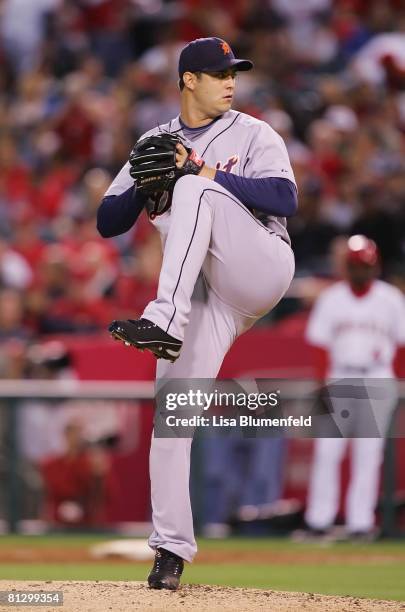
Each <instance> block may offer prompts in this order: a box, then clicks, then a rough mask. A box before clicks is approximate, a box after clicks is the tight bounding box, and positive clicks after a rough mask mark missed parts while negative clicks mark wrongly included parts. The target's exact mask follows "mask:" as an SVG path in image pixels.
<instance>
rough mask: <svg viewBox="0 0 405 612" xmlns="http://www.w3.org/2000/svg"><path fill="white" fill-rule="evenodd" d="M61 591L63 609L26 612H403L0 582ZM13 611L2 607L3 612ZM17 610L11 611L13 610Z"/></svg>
mask: <svg viewBox="0 0 405 612" xmlns="http://www.w3.org/2000/svg"><path fill="white" fill-rule="evenodd" d="M12 589H15V590H31V591H41V590H42V591H62V592H63V597H64V604H63V607H51V606H41V607H38V606H35V607H26V606H23V607H22V608H20V607H19V608H17V609H20V610H24V611H28V610H29V611H30V612H39V611H40V610H43V611H47V612H48V611H49V612H51V611H52V612H55V611H56V610H61V612H109V611H110V610H112V611H113V612H116V611H119V612H134V611H138V610H139V611H142V612H168V611H170V612H223V611H224V610H225V611H227V610H228V611H232V612H247V611H248V612H258V611H260V612H263V610H269V611H277V612H299V611H300V610H305V611H306V612H325V611H326V610H327V611H328V612H352V611H356V612H369V611H370V612H385V611H387V612H388V611H390V612H394V611H396V612H404V610H405V604H404V603H400V602H395V601H377V600H369V599H359V598H357V597H330V596H326V595H316V594H313V593H286V592H280V591H262V590H259V589H240V588H231V587H217V586H207V585H203V584H199V585H187V584H185V585H183V586H182V587H181V588H180V589H179V590H178V591H176V592H174V593H172V592H170V591H154V590H151V589H149V588H148V587H147V585H146V583H144V582H101V581H100V582H59V581H47V582H34V581H16V582H9V581H5V580H1V581H0V590H1V591H7V590H12ZM12 609H13V608H11V607H9V606H7V607H4V606H3V607H1V606H0V611H1V612H10V610H12ZM14 609H15V608H14Z"/></svg>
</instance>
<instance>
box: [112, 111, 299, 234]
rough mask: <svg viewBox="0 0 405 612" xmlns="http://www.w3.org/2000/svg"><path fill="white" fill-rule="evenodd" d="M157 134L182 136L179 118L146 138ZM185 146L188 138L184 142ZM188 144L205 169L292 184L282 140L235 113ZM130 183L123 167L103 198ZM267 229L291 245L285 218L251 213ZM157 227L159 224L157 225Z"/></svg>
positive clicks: (264, 126) (266, 127)
mask: <svg viewBox="0 0 405 612" xmlns="http://www.w3.org/2000/svg"><path fill="white" fill-rule="evenodd" d="M160 132H171V133H179V134H180V135H182V136H184V134H183V130H182V126H181V124H180V119H179V117H176V118H175V119H173V120H172V121H170V122H169V123H166V124H165V125H162V126H159V127H156V128H153V129H152V130H149V132H146V133H145V134H144V135H143V136H142V138H144V137H145V136H150V135H152V134H158V133H160ZM185 140H186V143H187V138H186V139H185ZM188 145H189V146H190V147H191V148H193V149H195V151H196V152H197V153H198V154H199V155H200V157H202V158H203V159H204V161H205V162H206V164H207V166H210V167H211V168H216V169H217V170H223V171H225V172H232V173H233V174H236V175H238V176H243V177H245V178H266V177H277V178H286V179H289V180H290V181H291V182H293V183H294V184H295V178H294V173H293V170H292V168H291V164H290V161H289V158H288V153H287V149H286V146H285V144H284V141H283V139H282V138H281V136H280V135H279V134H277V132H275V131H274V130H273V128H271V127H270V126H269V125H268V124H267V123H265V122H264V121H260V120H258V119H255V118H254V117H251V116H250V115H247V114H245V113H240V112H237V111H234V110H230V111H228V112H227V113H225V114H224V115H222V116H221V119H220V121H214V122H213V123H211V124H210V126H209V127H208V129H207V130H206V131H204V132H202V133H200V134H199V135H198V136H197V137H196V138H193V140H192V142H191V141H189V142H188ZM132 184H133V179H132V178H131V176H130V174H129V163H127V164H125V165H124V167H123V168H122V170H121V171H120V173H119V174H118V175H117V177H116V178H115V180H114V181H113V183H112V184H111V185H110V187H109V189H108V190H107V192H106V194H105V195H119V194H120V193H122V192H123V191H125V190H126V189H128V188H129V187H131V185H132ZM253 212H254V214H255V216H256V217H257V218H258V219H259V220H260V221H261V223H263V224H264V225H265V226H266V227H268V228H269V229H271V230H272V231H273V232H275V233H276V234H277V235H279V236H280V237H281V238H283V240H285V241H286V242H288V243H289V244H290V239H289V236H288V232H287V223H286V219H285V217H274V216H272V215H266V214H264V213H261V212H256V211H253ZM158 224H159V222H158Z"/></svg>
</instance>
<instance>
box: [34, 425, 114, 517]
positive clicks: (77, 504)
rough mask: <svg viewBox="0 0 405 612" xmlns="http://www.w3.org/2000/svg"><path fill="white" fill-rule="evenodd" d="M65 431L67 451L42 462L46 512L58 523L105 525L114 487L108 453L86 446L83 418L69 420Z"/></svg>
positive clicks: (98, 448)
mask: <svg viewBox="0 0 405 612" xmlns="http://www.w3.org/2000/svg"><path fill="white" fill-rule="evenodd" d="M64 434H65V450H64V453H63V454H60V455H56V456H51V457H48V458H47V459H45V460H44V461H43V463H42V468H41V471H42V476H43V479H44V485H45V506H46V509H45V514H46V516H47V518H48V520H49V521H50V522H51V523H53V524H54V525H55V526H57V525H59V526H64V527H80V526H86V527H95V526H102V525H103V523H104V522H105V521H106V518H107V516H106V513H107V505H108V501H109V498H110V496H111V494H112V490H113V481H112V473H111V466H110V459H109V456H108V454H107V453H106V451H105V450H104V449H102V448H100V447H97V446H95V447H88V446H86V443H85V438H84V436H83V426H82V424H81V423H80V421H71V422H70V423H68V424H67V425H66V427H65V431H64Z"/></svg>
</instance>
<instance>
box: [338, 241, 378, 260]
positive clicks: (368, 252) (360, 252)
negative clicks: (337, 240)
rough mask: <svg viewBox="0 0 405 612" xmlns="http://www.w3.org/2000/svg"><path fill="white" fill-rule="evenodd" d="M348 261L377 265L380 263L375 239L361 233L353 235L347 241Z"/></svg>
mask: <svg viewBox="0 0 405 612" xmlns="http://www.w3.org/2000/svg"><path fill="white" fill-rule="evenodd" d="M346 261H347V262H351V263H362V264H365V265H367V266H375V265H377V263H378V248H377V245H376V243H375V242H374V240H370V238H366V236H362V235H361V234H356V235H355V236H351V237H350V238H349V240H348V241H347V253H346Z"/></svg>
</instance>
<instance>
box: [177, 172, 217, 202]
mask: <svg viewBox="0 0 405 612" xmlns="http://www.w3.org/2000/svg"><path fill="white" fill-rule="evenodd" d="M212 185H213V182H212V181H211V180H210V179H207V178H205V177H204V176H196V175H195V174H186V176H182V177H181V178H179V180H178V181H177V182H176V184H175V186H174V191H173V200H176V199H178V198H179V197H182V196H185V197H186V198H187V200H190V199H191V198H197V199H198V198H199V196H200V195H201V193H202V192H203V191H204V189H207V188H209V187H211V189H212Z"/></svg>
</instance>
